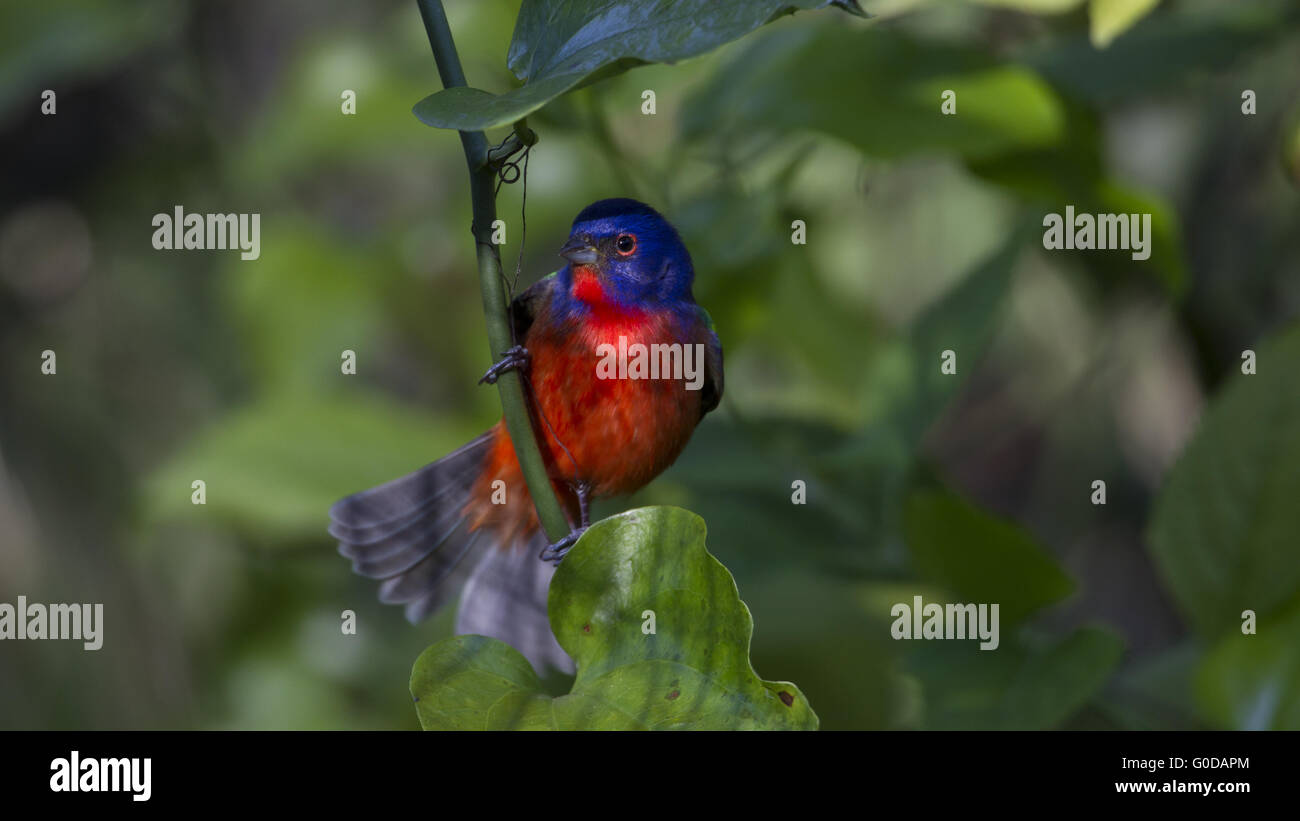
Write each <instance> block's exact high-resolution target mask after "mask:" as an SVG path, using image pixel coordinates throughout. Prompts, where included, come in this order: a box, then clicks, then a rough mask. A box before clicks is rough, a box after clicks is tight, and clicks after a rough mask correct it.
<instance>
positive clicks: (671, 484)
mask: <svg viewBox="0 0 1300 821" xmlns="http://www.w3.org/2000/svg"><path fill="white" fill-rule="evenodd" d="M863 5H864V6H865V7H866V8H867V9H868V10H869V11H872V12H874V13H876V14H877V15H878V16H877V17H876V19H874V20H872V21H860V20H856V19H855V18H851V17H849V16H848V15H846V14H843V13H841V12H839V11H836V10H825V11H818V12H811V13H801V14H798V15H795V16H792V17H787V18H783V19H781V20H778V21H776V22H774V23H772V24H771V25H769V26H766V27H764V28H763V29H761V30H760V31H759V32H757V33H756V34H754V35H751V36H749V37H747V38H745V39H743V40H740V41H737V42H735V43H733V44H730V45H728V46H726V47H724V48H722V49H719V50H718V51H716V52H713V53H710V54H709V55H707V56H704V57H701V58H697V59H693V60H690V61H687V62H685V63H683V64H680V65H675V66H648V67H642V68H637V69H635V70H633V71H630V72H628V73H625V74H621V75H619V76H617V77H614V78H613V79H610V80H608V81H605V82H601V83H599V84H597V85H594V86H591V87H588V88H585V89H581V90H579V91H577V92H574V93H572V94H569V95H567V96H565V97H563V98H561V99H560V100H558V101H556V102H555V103H554V104H552V105H550V106H548V107H547V108H546V109H544V110H543V111H542V112H540V113H538V114H536V115H534V116H532V117H530V119H529V123H530V125H531V126H532V127H533V128H534V129H535V130H536V131H537V132H538V133H539V135H540V137H541V142H540V143H539V144H538V146H537V147H536V148H535V149H534V150H533V152H532V155H531V158H530V163H529V169H528V177H527V237H526V241H525V242H523V245H524V247H523V249H522V256H521V257H518V258H519V259H520V264H521V270H522V272H523V273H522V276H521V278H520V287H523V286H526V285H527V284H528V283H530V282H531V281H532V280H534V279H536V278H537V277H539V276H541V275H543V274H545V273H547V272H549V271H551V270H553V269H554V268H555V267H556V265H557V264H558V263H557V257H556V256H555V252H556V250H557V249H558V247H559V246H560V244H561V243H562V242H563V240H564V237H565V235H566V233H567V229H568V225H569V222H570V221H571V220H572V218H573V216H574V215H575V214H576V213H577V212H578V210H579V209H581V208H582V207H583V206H584V205H586V204H587V203H589V202H591V201H592V200H595V199H597V198H600V197H605V196H635V197H638V198H641V199H644V200H646V201H648V202H651V203H652V204H654V205H656V206H657V207H659V208H660V209H661V210H663V211H664V212H665V213H666V214H667V215H668V216H669V217H670V218H671V219H673V220H674V221H675V223H676V224H677V225H678V226H679V227H680V229H681V231H682V233H683V235H684V237H685V239H686V241H687V245H688V247H689V248H690V249H691V252H692V254H693V255H694V259H695V262H696V268H697V271H698V275H697V283H696V296H697V298H698V299H699V301H700V302H701V303H702V304H703V305H705V306H706V307H707V308H708V309H709V310H710V312H711V313H712V314H713V317H714V319H715V322H716V324H717V326H718V331H719V334H720V336H721V338H722V341H723V344H724V346H725V348H726V352H727V394H726V398H725V400H724V402H723V405H722V407H721V408H720V409H719V411H718V412H716V413H714V414H713V415H711V416H710V417H709V418H708V419H707V420H706V421H705V422H704V424H703V425H702V426H701V428H700V429H699V431H698V432H697V433H696V435H695V438H694V440H693V441H692V443H691V445H690V447H689V448H688V450H687V452H686V453H685V454H684V456H683V457H682V458H681V459H680V460H679V462H678V464H676V465H675V466H674V467H673V468H672V469H670V470H669V471H668V472H667V473H665V474H664V475H663V476H662V477H661V478H660V479H658V480H657V481H655V482H654V483H653V484H652V485H651V486H650V487H648V488H647V489H646V490H644V491H643V492H642V493H640V494H638V495H637V497H636V498H635V499H628V500H619V501H618V502H617V503H614V504H607V505H606V506H605V507H604V512H606V513H608V512H611V511H616V510H619V509H622V508H625V507H629V506H631V505H634V504H649V503H664V504H676V505H681V506H684V507H687V508H689V509H691V510H694V511H696V512H698V513H700V514H701V515H702V516H703V517H704V518H705V520H706V521H707V523H708V527H709V547H710V549H711V551H712V552H713V553H714V554H715V555H717V556H718V557H719V558H720V559H721V560H722V562H723V563H724V564H726V565H727V566H728V568H730V570H731V571H732V572H733V574H734V575H735V577H736V580H737V583H738V585H739V588H740V592H741V596H742V598H744V599H745V600H746V602H747V603H748V604H749V606H750V609H751V610H752V612H753V615H754V620H755V625H756V626H755V633H754V639H753V660H754V664H755V667H756V669H757V671H758V672H759V674H760V675H761V676H763V677H765V678H769V679H788V680H792V681H795V682H796V683H797V684H798V685H799V686H800V687H801V688H802V690H803V692H804V693H805V694H806V695H807V696H808V697H809V699H810V701H811V702H812V704H813V706H814V708H815V709H816V710H817V712H818V713H819V715H820V717H821V720H822V726H823V727H824V728H940V727H1025V728H1046V727H1069V728H1133V729H1143V728H1165V727H1170V728H1195V727H1242V728H1265V727H1290V728H1292V729H1296V728H1300V617H1298V616H1297V613H1298V612H1300V604H1298V603H1300V559H1298V558H1297V552H1296V550H1295V548H1296V537H1295V535H1294V534H1295V533H1297V532H1300V530H1298V529H1297V528H1300V519H1298V518H1297V516H1298V515H1300V514H1298V513H1297V505H1295V502H1296V494H1297V493H1300V485H1297V479H1296V475H1297V474H1300V471H1297V470H1296V468H1295V465H1296V460H1297V459H1300V427H1298V426H1300V419H1298V418H1297V417H1298V416H1300V398H1298V397H1297V388H1296V387H1295V385H1296V383H1297V381H1298V380H1296V378H1295V377H1296V374H1297V373H1300V344H1298V343H1297V341H1296V333H1295V332H1294V330H1289V329H1294V327H1295V326H1294V319H1295V317H1296V316H1297V313H1298V312H1300V230H1298V228H1300V195H1298V188H1297V186H1298V185H1300V140H1298V139H1297V131H1296V116H1297V114H1298V113H1300V70H1297V69H1300V14H1297V9H1296V7H1295V4H1293V3H1287V2H1254V1H1251V2H1234V3H1223V2H1215V0H1205V1H1204V2H1201V1H1198V0H1166V2H1164V3H1161V4H1160V6H1159V7H1158V8H1157V9H1156V10H1155V12H1154V13H1153V14H1151V15H1150V16H1149V17H1147V18H1145V19H1144V20H1142V21H1141V22H1140V23H1138V25H1137V26H1136V27H1135V28H1133V29H1132V30H1130V31H1128V32H1126V33H1124V34H1122V35H1121V36H1119V37H1118V38H1117V39H1115V40H1114V42H1112V43H1110V45H1109V46H1108V47H1106V48H1104V49H1099V48H1097V47H1096V46H1095V45H1094V44H1093V42H1092V41H1091V40H1090V37H1089V20H1088V15H1087V10H1086V8H1084V7H1081V6H1080V5H1079V3H1077V2H1070V0H1062V1H1061V2H1033V0H1023V2H1017V1H1016V0H1006V2H1000V3H988V4H979V3H971V2H874V3H873V2H865V3H864V4H863ZM1026 9H1028V10H1026ZM447 10H448V14H449V16H450V20H451V25H452V29H453V31H454V33H455V35H456V37H457V41H458V44H459V46H460V53H461V57H462V60H463V61H464V63H465V69H466V73H467V75H468V77H469V80H470V83H471V84H472V85H475V86H478V87H481V88H486V89H490V90H503V89H506V88H509V87H511V86H512V84H516V83H517V81H516V80H514V79H513V78H512V77H511V76H510V74H509V73H508V72H507V70H506V68H505V59H504V58H505V54H506V50H507V47H508V44H509V41H510V36H511V31H512V26H513V21H514V18H515V15H516V13H517V11H518V2H510V0H474V2H469V0H459V1H457V0H451V2H448V3H447ZM0 44H2V47H0V601H5V602H11V603H12V602H14V601H15V599H16V597H17V596H18V595H20V594H22V595H26V596H27V597H28V599H29V600H32V601H47V602H55V601H57V602H65V601H66V602H80V601H89V602H103V603H104V605H105V627H104V629H105V644H104V648H103V649H102V650H100V651H98V652H94V653H88V652H82V651H81V649H80V645H79V644H77V643H75V642H16V641H15V642H4V643H3V644H0V728H189V727H197V728H407V729H409V728H415V727H416V726H417V723H416V717H415V713H414V711H413V709H412V707H411V703H410V696H409V694H408V692H407V681H408V677H409V674H410V668H411V664H412V662H413V661H414V659H415V657H416V656H417V655H418V654H419V652H420V651H421V650H422V649H423V648H424V647H425V646H427V645H428V644H431V643H432V642H434V641H436V640H438V639H441V638H443V637H445V636H447V635H449V633H450V626H451V615H452V614H451V613H450V612H444V613H442V614H440V615H439V616H438V617H436V618H435V619H433V620H432V621H430V622H427V623H424V624H421V625H418V626H412V625H410V624H408V623H406V622H405V621H404V620H403V618H402V614H401V612H400V610H399V609H397V608H392V607H385V606H381V605H380V604H378V603H377V601H376V599H375V586H374V585H373V583H369V582H367V581H365V580H362V579H359V578H357V577H355V576H353V575H352V573H351V572H350V569H349V565H348V563H347V562H346V561H345V560H343V559H342V558H340V557H339V556H338V555H337V554H336V553H335V545H334V544H333V542H332V541H331V540H330V539H329V537H328V536H327V535H326V533H325V527H326V524H327V518H326V510H327V509H328V506H329V504H330V503H331V502H332V501H333V500H334V499H336V498H338V497H340V496H342V495H345V494H347V493H349V492H353V491H356V490H359V489H362V488H365V487H369V486H371V485H373V484H377V483H379V482H381V481H384V480H386V479H389V478H393V477H396V476H398V475H401V474H403V473H406V472H408V471H410V470H412V469H414V468H416V467H419V466H420V465H422V464H425V463H426V462H428V461H431V460H433V459H434V458H436V457H438V456H441V455H442V454H444V453H446V452H448V451H450V450H451V449H453V448H454V447H456V446H457V445H459V444H461V443H462V442H464V441H466V440H468V439H469V438H470V437H471V436H473V435H475V434H477V433H478V432H480V431H482V430H483V429H485V428H487V427H488V426H489V425H491V424H492V423H493V422H494V421H495V419H496V418H497V417H498V415H499V412H500V410H499V405H498V400H497V395H496V392H495V391H494V390H490V389H487V388H476V387H475V385H474V382H475V380H476V379H477V378H478V376H479V375H480V374H481V373H482V371H483V369H484V368H485V367H486V366H487V365H488V364H489V362H488V351H487V342H486V336H485V332H484V325H483V319H482V314H481V305H480V298H479V292H478V282H477V276H476V273H475V270H474V263H473V246H472V241H471V238H470V235H469V232H468V226H469V219H470V217H469V201H468V191H467V181H466V174H465V169H464V161H463V157H462V154H461V148H460V143H459V140H457V139H456V137H455V135H453V134H452V133H450V132H444V131H438V130H434V129H430V128H427V127H425V126H424V125H422V124H420V123H419V122H418V121H417V120H416V119H415V117H414V116H412V114H411V106H412V105H413V104H414V103H415V102H416V101H417V100H419V99H421V98H422V97H424V96H426V95H427V94H429V93H431V92H433V91H436V90H437V89H438V88H439V87H440V85H439V82H438V79H437V74H436V71H435V68H434V63H433V59H432V56H431V54H430V51H429V45H428V42H427V40H426V38H425V33H424V30H423V28H422V26H421V23H420V18H419V14H418V12H417V9H416V7H415V4H414V3H413V2H388V1H387V0H385V2H370V3H364V4H357V3H348V2H342V0H313V2H310V3H309V2H305V1H304V0H283V1H282V2H275V3H265V2H254V0H228V1H225V0H223V2H215V0H211V1H206V2H205V1H200V0H188V1H186V0H166V2H162V1H161V0H159V1H157V2H154V1H153V0H135V2H131V3H129V4H128V3H112V4H110V3H102V2H97V1H96V0H51V2H43V3H30V4H29V3H6V4H4V5H3V7H0ZM47 88H48V89H53V90H55V91H56V92H57V95H58V96H57V114H56V115H54V116H44V115H42V114H41V113H40V94H41V91H42V90H44V89H47ZM945 88H958V89H960V91H959V94H958V99H957V105H958V114H957V116H956V117H953V118H944V117H942V116H940V115H938V108H939V95H940V93H941V92H942V90H943V89H945ZM344 89H352V90H354V91H355V92H356V95H357V113H356V114H355V116H344V115H343V114H342V113H341V111H340V95H341V92H342V91H343V90H344ZM645 89H652V90H654V91H655V92H656V99H657V113H656V114H655V115H654V116H646V115H643V114H642V112H641V103H642V92H643V90H645ZM1245 89H1250V90H1253V91H1254V92H1255V94H1256V96H1257V101H1258V102H1257V107H1258V108H1257V113H1256V114H1254V115H1253V116H1247V115H1244V114H1243V113H1242V111H1241V105H1242V96H1241V95H1242V92H1243V90H1245ZM490 136H492V137H493V138H494V139H500V137H501V136H503V134H493V135H490ZM519 189H520V186H518V185H515V186H510V187H506V188H504V189H503V191H502V196H501V198H500V201H499V205H498V208H499V212H500V216H501V217H502V218H504V219H506V220H507V222H508V240H509V243H508V244H507V245H506V246H505V247H504V248H503V256H504V258H505V261H506V267H507V269H509V270H510V271H511V272H513V270H514V268H515V262H516V259H517V255H519V254H520V252H521V249H520V243H521V241H522V240H524V230H523V225H522V223H521V221H520V218H519V214H520V208H521V202H520V193H521V192H520V190H519ZM178 204H179V205H183V206H184V207H185V209H186V211H187V212H199V213H207V212H223V213H224V212H258V213H260V214H261V215H262V222H261V226H262V234H261V257H260V259H258V260H256V261H241V260H240V259H239V257H238V254H237V253H236V252H233V251H231V252H221V251H213V252H197V251H190V252H179V251H170V252H169V251H155V250H154V249H153V248H152V246H151V244H150V238H151V236H152V231H153V229H152V227H151V225H150V221H151V219H152V216H153V215H154V214H155V213H159V212H167V213H170V212H171V210H172V209H173V207H174V206H176V205H178ZM1067 204H1073V205H1075V206H1076V208H1077V209H1079V210H1080V211H1085V210H1086V211H1090V212H1093V213H1096V212H1110V211H1143V212H1150V213H1152V214H1154V223H1155V226H1156V232H1157V236H1156V241H1155V247H1154V252H1153V254H1152V257H1151V259H1150V260H1148V261H1145V262H1135V261H1133V260H1131V259H1130V258H1129V257H1128V255H1127V254H1125V253H1104V252H1092V253H1070V252H1051V253H1046V252H1044V251H1043V249H1042V242H1041V239H1042V229H1041V227H1040V226H1041V219H1042V216H1043V214H1044V213H1048V212H1063V211H1064V208H1065V206H1066V205H1067ZM796 219H801V220H804V221H805V222H806V224H807V244H806V245H793V244H791V242H790V225H791V222H792V221H793V220H796ZM1248 348H1249V349H1256V350H1257V351H1258V352H1259V355H1260V365H1259V368H1260V373H1259V374H1258V375H1256V376H1242V375H1241V374H1240V363H1241V354H1242V351H1243V350H1245V349H1248ZM45 349H52V350H54V351H55V352H56V354H57V357H58V359H57V366H58V372H57V375H55V376H45V375H42V374H41V371H40V363H41V358H40V357H41V352H42V351H43V350H45ZM345 349H351V350H354V351H356V354H357V361H358V372H357V374H356V375H355V376H344V375H342V374H341V373H340V367H339V365H340V356H341V352H342V351H343V350H345ZM945 349H953V350H955V351H956V352H957V356H958V374H957V375H956V376H947V377H945V376H941V375H940V374H939V356H940V352H941V351H943V350H945ZM1207 409H1208V410H1207ZM1189 442H1191V443H1193V444H1192V445H1190V447H1189ZM1197 448H1199V450H1197ZM1184 453H1186V454H1188V455H1187V456H1186V458H1183V459H1181V460H1180V458H1179V457H1180V454H1184ZM1180 473H1181V475H1179V474H1180ZM195 479H203V480H204V481H205V482H206V484H207V504H206V505H204V506H195V505H192V504H191V503H190V496H191V492H192V491H191V482H192V481H193V480H195ZM1098 479H1100V480H1104V481H1105V482H1106V485H1107V500H1106V504H1105V505H1104V506H1100V505H1094V504H1092V502H1091V496H1092V494H1093V488H1092V482H1093V481H1094V480H1098ZM795 480H803V481H805V482H806V483H807V486H808V497H807V504H805V505H794V504H792V503H791V483H792V482H794V481H795ZM914 595H923V596H925V598H926V600H927V601H940V602H942V601H999V602H1001V603H1002V647H1001V649H999V650H998V651H997V652H994V653H980V652H979V651H977V650H975V649H974V648H973V646H972V645H971V643H962V642H939V643H935V642H931V643H923V642H894V641H892V640H890V638H889V623H890V620H891V619H890V617H889V607H890V605H891V604H892V603H894V602H899V601H903V602H910V601H911V600H912V597H913V596H914ZM1247 607H1250V608H1254V609H1256V610H1257V611H1258V616H1259V634H1258V635H1255V636H1241V635H1240V629H1239V625H1240V617H1239V611H1240V610H1242V609H1245V608H1247ZM343 610H354V611H355V612H356V614H357V619H358V627H359V629H358V635H356V636H344V635H342V634H341V631H340V629H339V624H340V613H341V611H343Z"/></svg>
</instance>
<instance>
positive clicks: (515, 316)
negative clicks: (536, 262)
mask: <svg viewBox="0 0 1300 821" xmlns="http://www.w3.org/2000/svg"><path fill="white" fill-rule="evenodd" d="M556 273H558V272H552V273H550V274H547V275H546V276H544V277H542V278H541V279H539V280H537V281H536V282H534V283H533V284H532V285H531V286H529V287H528V289H527V290H525V291H524V292H523V293H522V294H520V295H519V296H517V297H515V298H514V300H512V301H511V303H510V322H511V325H512V326H513V329H514V334H515V344H516V345H522V344H524V338H525V337H526V336H528V329H529V328H531V327H532V326H533V320H534V319H535V318H536V317H537V312H538V311H539V310H541V307H542V306H543V305H545V304H546V303H547V301H549V300H550V298H551V294H552V292H553V291H554V288H555V274H556Z"/></svg>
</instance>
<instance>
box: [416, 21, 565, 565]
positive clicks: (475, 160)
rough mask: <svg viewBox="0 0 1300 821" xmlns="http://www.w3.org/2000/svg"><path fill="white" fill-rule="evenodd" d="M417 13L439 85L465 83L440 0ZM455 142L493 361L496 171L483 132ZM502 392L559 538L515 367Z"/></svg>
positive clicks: (557, 510)
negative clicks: (460, 151)
mask: <svg viewBox="0 0 1300 821" xmlns="http://www.w3.org/2000/svg"><path fill="white" fill-rule="evenodd" d="M417 2H418V3H419V5H420V16H421V17H422V18H423V19H424V28H425V31H426V32H428V34H429V45H430V46H431V47H432V48H433V57H434V60H435V61H437V63H438V76H440V77H441V78H442V85H443V87H444V88H452V87H454V86H464V85H466V83H465V72H464V70H463V69H462V68H461V65H460V57H459V56H458V55H457V54H456V43H455V41H454V40H452V37H451V28H450V26H448V25H447V13H446V12H445V11H444V10H443V8H442V0H417ZM460 142H461V145H462V146H463V147H464V149H465V163H466V165H468V166H469V182H470V198H471V201H472V203H473V207H474V222H473V225H472V227H471V230H472V231H473V234H474V245H475V248H476V251H477V254H478V278H479V287H480V289H481V290H482V292H483V316H484V318H485V319H486V320H487V332H488V341H489V343H490V344H491V348H492V361H493V362H496V361H497V360H499V359H500V358H501V356H502V355H503V354H504V353H505V352H506V350H507V349H508V348H510V346H511V345H512V344H514V343H513V340H512V339H511V335H510V319H509V313H508V307H509V306H507V304H506V291H505V283H504V281H503V279H502V277H501V255H500V254H499V253H498V252H497V247H496V246H495V245H493V244H492V223H493V222H494V221H495V220H496V218H497V204H496V172H495V169H494V168H493V167H492V165H491V163H489V162H488V142H487V137H486V136H484V134H483V132H482V131H461V132H460ZM497 389H498V391H499V392H500V394H501V410H502V413H503V414H504V416H505V420H506V429H507V430H509V431H510V439H511V440H512V441H513V442H514V446H515V455H516V456H517V457H518V459H519V467H520V468H522V469H523V473H524V481H526V482H527V483H528V492H529V493H530V494H531V495H532V497H533V504H534V505H535V506H536V507H537V518H538V520H539V521H541V523H542V527H543V528H544V529H545V530H546V536H547V538H549V539H550V540H551V541H552V542H556V541H559V540H560V539H562V538H564V536H565V535H567V534H568V532H569V520H568V518H567V517H566V516H565V515H564V509H563V508H562V507H561V506H560V502H559V500H558V499H557V498H556V497H555V492H554V490H553V489H552V487H551V481H550V478H549V477H548V476H547V473H546V463H545V462H544V461H542V452H541V450H540V449H539V448H538V446H537V438H536V436H535V435H534V432H533V426H532V420H531V418H530V417H529V413H528V404H527V401H526V400H525V398H524V388H523V382H522V381H521V379H520V377H519V373H518V372H517V371H509V372H507V373H505V374H503V375H502V376H501V378H500V379H498V380H497Z"/></svg>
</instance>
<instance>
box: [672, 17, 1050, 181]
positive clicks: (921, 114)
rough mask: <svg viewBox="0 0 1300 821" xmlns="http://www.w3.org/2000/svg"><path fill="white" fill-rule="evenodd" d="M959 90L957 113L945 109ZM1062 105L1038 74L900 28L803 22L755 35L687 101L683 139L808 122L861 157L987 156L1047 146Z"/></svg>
mask: <svg viewBox="0 0 1300 821" xmlns="http://www.w3.org/2000/svg"><path fill="white" fill-rule="evenodd" d="M948 90H951V91H953V92H954V94H955V95H956V96H955V104H956V113H955V114H953V115H944V114H943V112H942V110H941V104H942V103H943V95H944V92H945V91H948ZM1064 124H1065V117H1064V112H1063V109H1062V107H1061V105H1060V103H1059V101H1058V100H1057V98H1056V96H1055V95H1054V94H1053V93H1052V90H1051V88H1050V87H1048V85H1047V84H1046V83H1044V82H1043V81H1042V80H1041V79H1039V77H1038V76H1037V75H1036V74H1034V72H1033V71H1031V70H1029V69H1027V68H1024V67H1021V66H1015V65H1010V64H1004V63H1001V62H999V61H998V60H996V59H994V58H991V57H989V56H987V55H985V54H983V53H982V52H979V51H975V50H971V49H966V48H962V47H959V46H953V45H947V44H940V43H937V42H928V41H923V40H916V39H913V38H911V37H908V36H906V35H904V34H903V33H902V32H900V31H895V30H891V31H880V30H875V29H862V30H852V29H846V28H844V27H837V26H811V27H808V26H804V27H798V28H787V29H784V30H780V31H774V32H771V33H769V34H766V35H764V36H763V37H761V38H759V39H756V40H755V41H754V42H753V43H752V44H750V45H749V46H748V47H747V48H746V50H745V51H744V53H742V54H741V55H740V57H739V58H738V59H736V60H735V61H734V62H732V63H731V64H730V65H728V66H727V67H726V68H724V69H723V70H722V71H721V72H719V73H718V74H717V75H716V76H715V77H714V78H713V79H712V81H711V82H709V83H707V84H706V85H704V86H703V87H701V88H700V89H699V90H698V91H697V92H696V93H695V94H693V95H692V96H691V98H690V99H688V101H687V103H686V105H685V107H684V109H683V112H682V129H683V132H684V133H685V135H686V136H688V137H704V136H708V137H710V138H716V136H717V135H718V134H719V133H721V134H722V135H724V136H726V135H735V136H739V135H741V134H748V133H752V132H772V131H775V132H778V133H779V132H782V131H796V130H802V129H813V130H816V131H821V132H824V133H826V134H830V135H832V136H834V137H838V138H840V139H842V140H845V141H846V142H848V143H850V144H852V145H854V146H856V147H857V148H858V149H859V150H861V151H862V152H864V153H866V154H869V155H872V156H877V157H897V156H902V155H905V154H912V153H917V152H925V151H942V152H947V153H953V154H957V155H959V156H963V157H986V156H990V155H996V154H998V153H1001V152H1005V151H1007V150H1009V149H1013V148H1019V147H1025V146H1038V145H1046V144H1051V143H1053V142H1055V141H1057V140H1058V139H1060V137H1061V136H1062V133H1063V128H1064Z"/></svg>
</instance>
